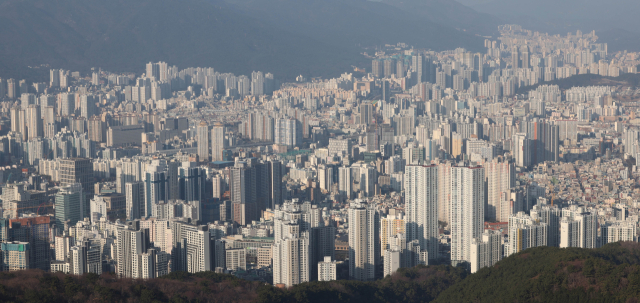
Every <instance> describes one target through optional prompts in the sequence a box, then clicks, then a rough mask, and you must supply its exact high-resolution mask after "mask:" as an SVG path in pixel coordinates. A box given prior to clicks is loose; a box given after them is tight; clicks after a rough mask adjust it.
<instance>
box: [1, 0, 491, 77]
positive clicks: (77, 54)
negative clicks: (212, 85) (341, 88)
mask: <svg viewBox="0 0 640 303" xmlns="http://www.w3.org/2000/svg"><path fill="white" fill-rule="evenodd" d="M230 2H232V4H229V3H227V2H224V1H222V0H136V1H132V0H109V1H104V0H0V41H2V45H1V46H0V77H14V78H24V77H30V78H32V80H46V79H47V77H48V68H49V67H51V68H65V69H71V70H80V71H87V70H88V69H89V68H91V67H101V68H103V69H105V70H109V71H129V72H142V71H143V69H144V64H145V63H147V62H149V61H159V60H162V61H166V62H168V63H169V64H175V65H177V66H179V67H181V68H184V67H189V66H211V67H214V68H215V69H216V70H219V71H222V72H234V73H238V74H247V73H250V72H251V71H254V70H262V71H268V72H272V73H274V74H275V76H276V77H278V78H281V79H287V80H291V79H292V78H294V77H295V76H296V75H298V74H303V75H307V76H336V75H339V74H340V73H342V72H345V71H349V70H350V69H351V66H352V65H356V66H360V67H368V65H369V64H370V63H369V62H368V60H366V59H365V58H364V56H362V55H361V54H360V53H361V52H362V47H364V46H376V45H382V44H386V43H392V44H395V43H398V42H406V43H409V44H412V45H416V46H418V47H425V48H431V49H434V50H445V49H455V48H457V47H466V48H469V49H472V50H479V49H480V48H481V47H482V39H481V38H479V37H476V36H474V35H472V34H468V33H465V32H462V31H458V30H456V29H454V28H453V27H451V26H446V25H442V24H438V23H435V22H431V21H429V20H428V19H425V18H423V17H421V16H419V15H417V14H410V13H407V12H406V11H403V10H401V9H398V8H396V7H393V6H390V5H387V4H384V3H379V2H370V1H365V0H322V1H317V0H295V1H294V0H230ZM41 65H48V66H42V67H40V66H41ZM27 66H30V67H31V68H27Z"/></svg>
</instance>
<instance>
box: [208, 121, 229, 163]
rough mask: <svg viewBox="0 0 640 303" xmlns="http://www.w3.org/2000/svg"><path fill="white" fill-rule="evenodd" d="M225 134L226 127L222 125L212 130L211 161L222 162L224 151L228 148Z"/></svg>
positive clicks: (217, 125)
mask: <svg viewBox="0 0 640 303" xmlns="http://www.w3.org/2000/svg"><path fill="white" fill-rule="evenodd" d="M224 133H225V127H224V125H222V124H221V123H216V124H215V125H214V126H213V128H212V129H211V161H222V151H223V150H224V149H225V148H226V147H227V141H226V140H225V138H224Z"/></svg>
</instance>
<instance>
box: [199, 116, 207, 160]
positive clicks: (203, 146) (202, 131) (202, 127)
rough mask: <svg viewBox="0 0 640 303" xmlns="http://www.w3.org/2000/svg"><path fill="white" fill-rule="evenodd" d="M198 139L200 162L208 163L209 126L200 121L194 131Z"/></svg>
mask: <svg viewBox="0 0 640 303" xmlns="http://www.w3.org/2000/svg"><path fill="white" fill-rule="evenodd" d="M196 131H197V132H196V137H197V138H198V157H199V158H200V161H201V162H207V161H209V125H207V123H206V122H204V121H202V122H200V124H199V125H198V128H197V130H196Z"/></svg>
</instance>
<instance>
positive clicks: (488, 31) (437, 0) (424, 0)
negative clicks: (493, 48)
mask: <svg viewBox="0 0 640 303" xmlns="http://www.w3.org/2000/svg"><path fill="white" fill-rule="evenodd" d="M382 2H383V3H386V4H389V5H391V6H394V7H397V8H399V9H402V10H403V11H405V12H407V13H412V14H417V15H419V16H421V17H423V18H426V19H427V20H429V21H432V22H435V23H438V24H442V25H446V26H451V27H454V28H457V29H460V30H463V31H466V32H469V33H472V34H481V35H488V36H495V35H497V34H498V26H499V25H501V24H504V22H503V21H501V20H500V19H499V18H497V17H496V16H493V15H490V14H487V13H479V12H477V11H475V10H473V9H471V8H470V7H467V6H465V5H462V4H460V3H459V2H457V1H452V0H382Z"/></svg>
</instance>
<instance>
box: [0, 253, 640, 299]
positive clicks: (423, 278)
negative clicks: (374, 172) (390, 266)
mask: <svg viewBox="0 0 640 303" xmlns="http://www.w3.org/2000/svg"><path fill="white" fill-rule="evenodd" d="M637 298H640V244H639V243H631V242H626V243H613V244H609V245H607V246H605V247H602V248H599V249H594V250H589V249H579V248H570V249H560V248H555V247H538V248H533V249H528V250H526V251H523V252H521V253H518V254H515V255H513V256H510V257H508V258H505V259H504V260H502V261H500V262H499V263H498V264H496V265H495V266H494V267H489V268H483V269H481V270H480V271H478V272H477V273H475V274H471V275H469V274H467V272H466V271H465V270H463V269H461V268H453V267H451V266H445V265H438V266H418V267H415V268H410V269H401V270H399V271H398V272H397V273H395V274H394V275H393V276H391V277H386V278H385V279H382V280H378V281H375V282H357V281H344V280H341V281H333V282H311V283H303V284H300V285H297V286H295V287H293V288H291V289H288V290H282V289H279V288H275V287H272V286H269V285H263V284H261V283H259V282H249V281H244V280H240V279H237V278H235V277H233V276H230V275H222V274H215V273H213V272H203V273H197V274H187V273H184V272H176V273H171V274H170V275H168V276H165V277H162V278H159V279H150V280H133V279H116V278H115V277H114V276H112V275H109V274H105V275H102V276H97V275H92V274H88V275H84V276H82V277H78V276H68V275H64V274H60V273H56V274H49V273H44V272H42V271H38V270H29V271H18V272H2V273H0V302H7V301H11V302H100V301H102V302H203V301H204V302H307V303H315V302H317V303H326V302H368V303H377V302H562V303H566V302H629V303H631V302H638V299H637Z"/></svg>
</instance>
